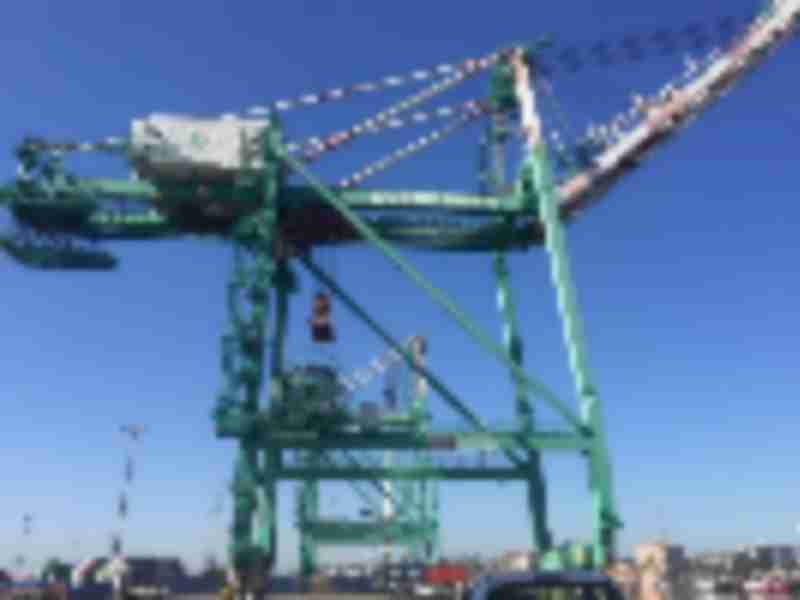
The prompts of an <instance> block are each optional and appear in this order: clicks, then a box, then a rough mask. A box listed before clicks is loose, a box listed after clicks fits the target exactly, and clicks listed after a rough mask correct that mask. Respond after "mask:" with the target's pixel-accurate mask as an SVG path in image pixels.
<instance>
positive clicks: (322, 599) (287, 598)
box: [173, 592, 397, 600]
mask: <svg viewBox="0 0 800 600" xmlns="http://www.w3.org/2000/svg"><path fill="white" fill-rule="evenodd" d="M173 598H174V599H175V600H217V597H216V596H214V595H212V594H178V595H176V596H173ZM267 598H274V599H275V600H389V599H390V598H397V596H388V595H386V594H370V593H366V594H347V593H341V592H340V593H336V594H287V593H282V594H280V593H279V594H269V596H267Z"/></svg>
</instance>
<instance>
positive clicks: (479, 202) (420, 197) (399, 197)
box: [367, 192, 504, 208]
mask: <svg viewBox="0 0 800 600" xmlns="http://www.w3.org/2000/svg"><path fill="white" fill-rule="evenodd" d="M367 201H368V202H369V203H370V204H373V205H379V206H392V205H395V206H408V205H415V206H457V207H462V208H501V207H502V206H503V204H504V203H503V202H501V200H500V199H499V198H486V197H484V196H467V195H460V194H442V193H438V192H370V193H369V194H368V195H367Z"/></svg>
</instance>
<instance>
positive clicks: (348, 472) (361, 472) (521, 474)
mask: <svg viewBox="0 0 800 600" xmlns="http://www.w3.org/2000/svg"><path fill="white" fill-rule="evenodd" d="M275 476H276V477H277V478H279V479H295V480H301V481H304V480H308V479H315V480H328V481H354V480H359V481H366V480H369V479H377V480H383V479H392V480H411V481H416V480H420V479H447V480H448V481H450V480H454V481H493V480H518V481H527V480H528V478H529V477H530V473H529V472H528V469H526V468H514V467H474V468H473V467H391V468H366V469H363V468H361V469H356V468H341V467H340V468H321V467H319V468H314V467H283V468H281V469H279V470H278V471H276V473H275Z"/></svg>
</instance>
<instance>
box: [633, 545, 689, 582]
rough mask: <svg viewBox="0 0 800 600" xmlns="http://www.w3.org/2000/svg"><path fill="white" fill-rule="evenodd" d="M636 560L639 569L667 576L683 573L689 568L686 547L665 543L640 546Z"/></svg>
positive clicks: (637, 549)
mask: <svg viewBox="0 0 800 600" xmlns="http://www.w3.org/2000/svg"><path fill="white" fill-rule="evenodd" d="M634 560H635V562H636V565H637V566H638V567H639V569H641V570H649V571H651V572H654V573H657V574H659V575H665V576H672V575H676V574H678V573H682V572H683V571H685V570H686V569H687V567H688V561H687V560H686V550H685V549H684V547H683V546H677V545H672V544H667V543H663V542H655V543H648V544H639V545H638V546H636V548H635V549H634Z"/></svg>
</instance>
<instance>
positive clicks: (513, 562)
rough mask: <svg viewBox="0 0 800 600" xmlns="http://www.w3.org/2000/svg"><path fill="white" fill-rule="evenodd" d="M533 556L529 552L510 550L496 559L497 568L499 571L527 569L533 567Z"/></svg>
mask: <svg viewBox="0 0 800 600" xmlns="http://www.w3.org/2000/svg"><path fill="white" fill-rule="evenodd" d="M533 564H534V557H533V554H532V553H531V552H521V551H511V552H506V553H505V554H503V555H502V556H500V558H499V559H498V561H497V568H498V569H499V570H501V571H529V570H530V569H532V568H533Z"/></svg>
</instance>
